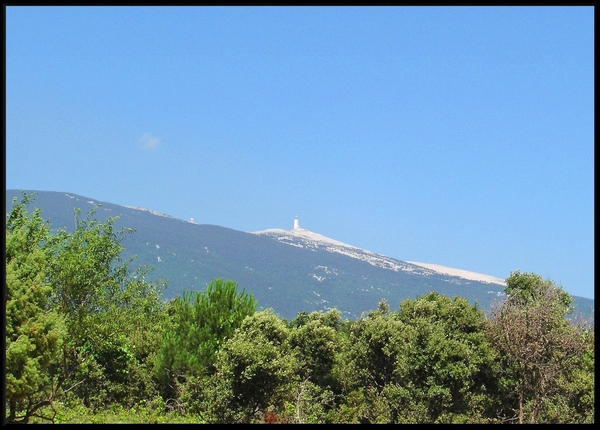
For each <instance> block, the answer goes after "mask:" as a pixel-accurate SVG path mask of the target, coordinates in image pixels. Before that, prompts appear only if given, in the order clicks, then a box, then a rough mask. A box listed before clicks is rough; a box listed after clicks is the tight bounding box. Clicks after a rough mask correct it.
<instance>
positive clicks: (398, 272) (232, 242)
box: [6, 190, 593, 319]
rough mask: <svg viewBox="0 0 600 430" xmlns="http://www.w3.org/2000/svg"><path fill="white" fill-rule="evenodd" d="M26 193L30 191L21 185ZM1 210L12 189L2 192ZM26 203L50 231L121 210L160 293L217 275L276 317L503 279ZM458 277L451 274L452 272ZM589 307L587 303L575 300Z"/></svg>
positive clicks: (139, 217) (65, 201)
mask: <svg viewBox="0 0 600 430" xmlns="http://www.w3.org/2000/svg"><path fill="white" fill-rule="evenodd" d="M25 192H27V193H29V192H31V191H25ZM6 193H7V194H6V208H7V211H8V210H9V208H10V207H11V206H12V203H11V201H12V198H13V197H15V196H16V197H18V196H20V194H21V193H20V191H18V190H7V192H6ZM36 193H37V195H36V197H35V199H34V201H33V202H32V204H31V205H30V208H29V209H30V210H32V209H33V208H34V207H39V208H41V210H42V212H41V215H42V217H43V218H45V219H48V220H50V222H51V226H52V227H53V228H54V229H57V228H63V227H64V228H67V229H68V230H72V229H73V228H74V225H75V222H74V215H73V214H74V210H75V208H80V209H81V213H82V215H83V216H85V214H87V212H88V211H89V210H90V209H91V208H93V207H95V206H96V205H97V204H98V203H102V205H101V206H100V207H99V208H98V210H97V212H96V214H95V218H96V219H98V220H100V221H103V220H105V219H106V218H107V217H109V216H110V217H114V216H117V217H119V219H118V221H117V222H116V223H115V225H116V227H118V228H121V227H129V228H134V229H136V233H134V234H132V235H129V236H127V237H126V239H125V240H124V241H123V243H122V244H123V246H124V247H125V251H124V253H123V257H124V258H128V257H129V256H131V255H137V257H138V258H137V260H136V261H135V262H134V267H137V266H138V265H142V264H145V265H149V266H154V270H153V271H152V272H151V273H150V274H149V275H148V277H147V279H148V280H149V281H154V280H157V279H165V280H168V287H167V289H166V290H165V292H164V297H165V299H170V298H174V297H177V296H179V295H180V294H181V293H182V292H183V291H185V290H204V289H205V288H206V284H207V283H208V282H210V281H211V280H212V279H214V278H225V279H231V280H233V281H235V282H237V283H238V285H239V286H240V288H245V289H246V290H247V291H248V292H250V293H252V294H253V295H254V297H255V298H256V299H257V300H258V306H259V308H262V309H266V308H273V309H274V310H275V312H277V313H279V314H280V315H281V316H282V317H283V318H287V319H291V318H294V317H295V316H296V315H297V313H298V312H301V311H306V312H311V311H314V310H316V311H319V310H327V309H330V308H337V309H339V310H340V311H341V312H342V313H343V315H344V316H345V317H347V318H349V319H355V318H357V317H359V316H360V315H361V313H363V312H365V311H368V310H373V309H375V308H376V307H377V304H378V303H379V301H381V300H382V299H386V300H387V301H388V302H389V304H390V306H391V308H392V309H397V307H398V304H399V303H400V301H402V300H404V299H406V298H415V297H417V296H421V295H423V294H425V293H427V292H429V291H434V290H435V291H438V292H439V293H441V294H447V295H449V296H450V297H453V296H460V297H465V298H467V299H468V300H469V301H470V302H471V303H478V304H479V306H480V308H482V309H483V310H488V309H489V307H490V305H491V303H492V302H493V301H494V300H497V299H499V298H501V297H502V295H503V289H504V281H503V280H500V279H498V278H493V277H490V276H488V275H482V274H475V273H473V272H467V271H461V270H458V269H451V268H444V267H442V266H437V265H432V264H427V263H415V262H406V261H401V260H397V259H394V258H390V257H386V256H383V255H380V254H376V253H373V252H371V251H367V250H363V249H360V248H356V247H353V246H351V245H347V244H344V243H341V242H338V241H335V240H333V239H330V238H327V237H325V236H322V235H320V234H318V233H314V232H310V231H308V230H305V229H300V228H295V229H292V230H281V229H269V230H264V231H259V232H254V233H247V232H241V231H237V230H233V229H230V228H225V227H220V226H216V225H207V224H195V223H192V222H188V221H184V220H180V219H177V218H174V217H171V216H169V215H165V214H160V213H158V212H154V211H151V210H148V209H143V208H134V207H126V206H119V205H114V204H111V203H106V202H98V201H97V200H94V199H91V198H88V197H83V196H78V195H75V194H71V193H63V192H48V191H37V192H36ZM457 275H458V276H457ZM575 300H576V304H577V305H578V308H579V309H580V310H582V311H583V312H585V313H589V312H591V309H592V308H593V300H590V299H585V298H577V297H575Z"/></svg>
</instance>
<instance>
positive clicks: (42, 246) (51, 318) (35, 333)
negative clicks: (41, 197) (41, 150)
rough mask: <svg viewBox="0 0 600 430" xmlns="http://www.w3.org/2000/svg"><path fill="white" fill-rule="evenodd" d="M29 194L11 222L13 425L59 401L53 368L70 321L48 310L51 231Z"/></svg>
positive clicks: (9, 384)
mask: <svg viewBox="0 0 600 430" xmlns="http://www.w3.org/2000/svg"><path fill="white" fill-rule="evenodd" d="M32 198H33V195H23V198H22V200H21V201H20V202H19V203H17V199H16V198H15V199H13V207H12V209H11V211H10V212H9V214H7V217H6V218H7V220H6V402H7V405H8V410H7V413H8V417H6V418H7V422H8V423H14V422H23V423H27V422H29V420H30V418H31V417H33V416H39V412H38V411H39V410H40V409H41V408H43V407H45V406H49V405H51V402H52V400H53V399H54V393H53V392H52V391H53V390H52V388H53V387H52V381H51V379H50V374H49V373H50V366H51V365H52V363H53V360H54V359H55V358H56V356H57V355H58V354H59V352H60V349H61V347H62V344H63V341H64V336H65V330H64V319H63V318H62V316H61V315H59V314H58V313H57V312H56V311H54V310H52V309H50V307H49V306H48V303H49V299H50V295H51V292H52V288H51V285H50V283H49V279H48V277H47V271H48V267H49V261H50V258H51V255H50V252H49V246H48V245H49V242H50V239H51V238H50V234H49V232H50V227H49V226H48V225H47V223H45V222H44V221H43V220H42V218H41V216H40V211H39V209H37V210H35V211H34V212H33V214H31V215H29V214H28V213H27V212H26V210H25V206H26V205H27V204H28V203H29V202H30V201H31V199H32Z"/></svg>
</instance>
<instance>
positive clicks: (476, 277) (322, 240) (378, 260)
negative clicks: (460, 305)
mask: <svg viewBox="0 0 600 430" xmlns="http://www.w3.org/2000/svg"><path fill="white" fill-rule="evenodd" d="M252 233H253V234H259V235H266V236H270V237H272V238H273V239H276V240H277V241H279V242H282V243H285V244H288V245H292V246H297V247H300V248H306V249H313V250H316V249H325V250H327V251H329V252H336V253H338V254H343V255H346V256H348V257H352V258H356V259H358V260H362V261H366V262H367V263H369V264H372V265H373V266H377V267H381V268H384V269H388V270H393V271H396V272H398V271H405V272H418V273H419V274H421V275H434V274H444V275H449V276H456V277H459V278H462V279H468V280H472V281H479V282H485V283H490V284H497V285H502V286H504V285H505V282H504V280H503V279H500V278H496V277H494V276H490V275H484V274H481V273H475V272H470V271H467V270H461V269H453V268H451V267H445V266H440V265H437V264H428V263H418V262H412V261H401V260H397V259H395V258H390V257H386V256H385V255H381V254H377V253H375V252H371V251H367V250H365V249H361V248H357V247H355V246H351V245H348V244H345V243H342V242H339V241H337V240H333V239H330V238H328V237H325V236H323V235H320V234H318V233H314V232H312V231H309V230H306V229H303V228H294V229H292V230H283V229H278V228H273V229H268V230H262V231H256V232H252Z"/></svg>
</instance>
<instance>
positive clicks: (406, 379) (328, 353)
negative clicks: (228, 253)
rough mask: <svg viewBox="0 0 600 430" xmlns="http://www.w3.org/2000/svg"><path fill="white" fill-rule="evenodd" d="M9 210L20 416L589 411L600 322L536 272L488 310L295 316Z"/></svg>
mask: <svg viewBox="0 0 600 430" xmlns="http://www.w3.org/2000/svg"><path fill="white" fill-rule="evenodd" d="M30 199H31V197H30V196H27V195H24V196H23V197H22V199H21V201H17V200H15V201H14V203H13V206H12V208H11V210H10V212H9V213H8V214H7V221H6V415H5V421H6V422H28V423H34V422H35V423H37V422H55V423H67V422H69V423H102V422H110V423H115V422H137V423H167V422H168V423H176V422H179V423H184V422H187V423H261V422H289V423H504V422H506V423H512V422H520V423H529V422H532V423H593V422H594V328H593V325H592V324H583V323H580V322H577V321H572V320H570V319H569V318H568V316H569V315H571V313H570V312H571V307H572V303H571V301H572V298H571V297H570V296H569V295H568V294H566V293H565V292H564V291H563V290H562V289H561V288H560V287H558V286H557V285H555V284H554V283H553V282H551V281H548V280H543V279H542V278H541V277H539V276H537V275H535V274H532V273H521V272H519V271H516V272H513V273H512V274H511V275H510V276H509V277H508V278H507V287H506V293H507V298H506V300H504V301H502V302H499V303H498V304H497V305H496V306H495V307H493V308H492V309H491V312H490V315H489V316H487V315H486V314H485V313H484V312H483V311H482V310H480V309H479V308H478V307H477V306H476V305H473V304H471V303H470V302H469V301H468V300H467V299H465V298H462V297H458V296H454V298H450V297H449V296H448V295H445V294H440V293H439V292H427V293H425V294H423V295H420V296H418V297H416V298H407V299H404V300H402V301H401V302H399V303H398V304H399V307H398V308H397V309H391V307H390V305H389V302H388V301H387V300H381V301H380V302H379V303H378V305H377V306H376V307H374V309H372V310H370V311H368V312H365V313H363V314H362V315H361V316H360V317H359V318H356V319H354V320H348V319H343V318H342V314H341V312H340V311H339V310H337V309H332V310H329V311H318V312H317V311H311V312H299V313H297V314H296V315H295V316H294V317H293V318H291V319H285V318H282V317H280V316H279V315H278V314H277V313H275V312H274V311H273V310H272V309H264V310H257V301H256V300H255V298H254V296H253V295H252V294H250V293H249V292H248V291H246V290H245V289H239V288H238V285H237V283H235V282H232V281H225V280H223V279H221V278H216V279H214V280H212V281H211V282H209V284H208V286H207V288H206V290H205V291H201V292H198V291H188V292H184V293H183V294H182V295H181V296H179V297H177V298H173V299H170V300H168V301H164V299H163V297H162V294H161V293H162V291H163V289H164V284H163V283H162V282H149V281H147V279H148V278H149V277H148V274H149V273H148V271H147V270H146V269H145V268H144V267H143V266H142V267H141V268H140V269H138V270H136V271H131V270H130V269H129V267H130V266H131V264H132V263H133V261H132V260H126V261H125V260H122V259H121V254H122V252H123V250H124V248H123V246H122V244H121V243H122V242H123V240H124V238H125V237H126V235H128V234H129V233H130V231H129V230H117V229H115V225H114V224H115V221H116V220H115V219H113V218H108V219H106V220H105V221H104V222H98V221H97V220H95V219H94V215H95V213H96V212H95V211H94V210H92V211H91V212H90V213H89V214H88V215H87V216H86V217H85V218H83V219H82V218H81V217H80V215H79V214H77V215H76V218H75V219H76V227H75V229H74V230H73V231H72V232H67V231H66V230H58V231H57V230H54V231H52V230H51V229H50V226H49V225H48V223H47V222H46V221H45V220H44V219H43V218H42V217H41V215H40V212H39V211H33V212H32V213H28V212H27V210H26V206H27V204H28V201H29V200H30Z"/></svg>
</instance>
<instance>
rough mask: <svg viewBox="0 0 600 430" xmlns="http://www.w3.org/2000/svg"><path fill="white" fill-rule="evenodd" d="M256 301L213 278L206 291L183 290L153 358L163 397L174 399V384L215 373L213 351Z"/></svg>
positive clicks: (235, 285)
mask: <svg viewBox="0 0 600 430" xmlns="http://www.w3.org/2000/svg"><path fill="white" fill-rule="evenodd" d="M256 304H257V302H256V300H255V299H254V297H253V296H252V294H249V293H247V292H246V291H245V290H243V289H242V290H241V291H238V285H237V284H236V283H235V282H233V281H229V280H228V281H224V280H223V279H214V280H213V281H211V282H209V284H208V286H207V288H206V291H203V292H202V291H196V292H184V294H183V297H181V298H178V299H176V300H175V301H173V303H172V304H171V306H172V309H171V311H170V314H171V317H170V318H171V321H170V324H169V325H168V327H167V329H166V330H165V332H164V335H163V338H162V341H161V345H160V351H159V354H158V355H157V358H156V373H157V376H158V379H159V380H160V381H161V383H162V386H163V393H164V394H165V396H166V397H172V398H176V397H178V395H177V384H178V383H180V384H181V383H185V381H186V380H187V379H188V378H189V377H190V376H202V375H210V374H212V373H213V372H214V368H213V364H214V360H215V353H216V352H217V351H218V350H219V349H220V347H221V345H222V343H223V342H225V341H226V340H227V339H228V338H230V337H231V336H233V333H234V331H235V329H236V328H238V327H239V326H240V325H241V323H242V321H243V320H244V318H245V317H246V316H248V315H252V314H254V312H255V310H256Z"/></svg>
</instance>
